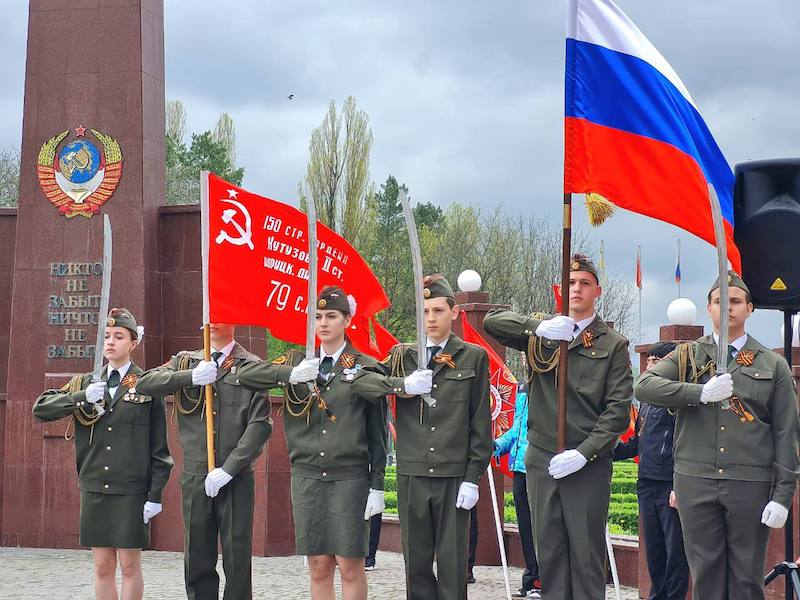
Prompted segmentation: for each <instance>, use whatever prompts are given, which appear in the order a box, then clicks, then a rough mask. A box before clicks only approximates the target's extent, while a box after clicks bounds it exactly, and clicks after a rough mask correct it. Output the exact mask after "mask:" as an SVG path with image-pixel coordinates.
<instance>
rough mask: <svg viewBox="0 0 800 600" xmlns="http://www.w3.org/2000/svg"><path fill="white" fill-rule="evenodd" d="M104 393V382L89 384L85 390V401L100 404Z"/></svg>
mask: <svg viewBox="0 0 800 600" xmlns="http://www.w3.org/2000/svg"><path fill="white" fill-rule="evenodd" d="M105 393H106V382H105V381H98V382H97V383H90V384H89V387H87V388H86V400H88V401H89V402H91V403H92V404H100V403H101V402H102V401H103V396H104V395H105Z"/></svg>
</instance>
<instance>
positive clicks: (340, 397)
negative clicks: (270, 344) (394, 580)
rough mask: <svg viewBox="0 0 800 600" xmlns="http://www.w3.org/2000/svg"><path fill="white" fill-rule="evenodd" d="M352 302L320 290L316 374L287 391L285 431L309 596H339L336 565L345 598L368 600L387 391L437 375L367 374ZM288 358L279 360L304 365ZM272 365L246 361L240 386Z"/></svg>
mask: <svg viewBox="0 0 800 600" xmlns="http://www.w3.org/2000/svg"><path fill="white" fill-rule="evenodd" d="M355 310H356V307H355V301H354V300H353V299H352V297H348V296H347V295H346V294H345V292H344V291H343V290H342V289H341V288H340V287H335V286H330V287H326V288H324V289H323V290H322V291H321V292H320V295H319V300H318V303H317V311H316V318H317V321H316V336H317V337H318V338H319V340H320V342H321V346H320V348H319V358H320V365H319V377H318V378H317V381H316V388H317V391H318V392H319V394H318V395H317V394H311V393H310V391H309V387H308V386H307V385H295V386H288V387H285V397H286V400H285V403H284V413H283V417H284V428H285V431H286V441H287V445H288V447H289V459H290V461H291V469H292V484H291V485H292V510H293V512H294V523H295V541H296V546H297V553H298V554H303V555H306V556H308V566H309V571H310V578H311V598H312V599H313V600H334V599H335V597H336V596H335V593H334V588H333V579H334V573H335V571H336V567H337V566H338V567H339V573H340V574H341V579H342V594H343V597H344V599H345V600H364V599H366V597H367V579H366V575H365V573H364V557H365V556H366V555H367V551H368V543H369V526H368V524H369V519H370V517H371V516H372V515H375V514H378V513H380V512H383V509H384V498H383V478H384V470H385V468H386V402H385V396H386V395H387V394H395V393H409V394H424V393H428V392H430V389H431V376H432V372H431V371H417V372H415V373H413V374H412V375H410V376H409V377H406V378H405V380H404V379H402V378H397V377H385V376H383V375H380V374H378V373H373V372H367V371H366V370H365V368H366V367H369V366H373V365H375V360H374V359H373V358H371V357H370V356H368V355H366V354H362V353H361V352H359V351H358V350H356V349H355V348H354V347H353V345H352V344H351V343H350V340H349V339H348V338H347V336H346V335H345V333H346V331H347V328H348V327H349V326H350V322H351V319H352V316H353V314H354V313H355ZM301 358H302V357H301V355H300V353H299V352H296V351H295V352H290V353H289V354H287V355H285V356H283V357H281V358H279V359H278V360H277V361H275V362H277V363H289V364H295V363H298V362H300V359H301ZM270 368H273V367H271V365H269V364H265V363H261V364H257V363H255V364H247V365H244V366H242V368H241V370H240V372H239V381H240V382H241V383H242V385H245V386H247V387H253V388H255V389H259V388H263V386H264V381H263V380H264V378H265V377H267V378H269V375H268V371H269V369H270Z"/></svg>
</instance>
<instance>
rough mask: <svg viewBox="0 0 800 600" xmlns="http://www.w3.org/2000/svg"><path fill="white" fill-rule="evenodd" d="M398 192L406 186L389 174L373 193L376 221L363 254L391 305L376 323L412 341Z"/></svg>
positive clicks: (408, 257)
mask: <svg viewBox="0 0 800 600" xmlns="http://www.w3.org/2000/svg"><path fill="white" fill-rule="evenodd" d="M400 189H403V191H405V192H406V194H408V188H407V187H406V185H405V184H403V185H399V184H398V182H397V179H395V178H394V176H392V175H389V177H388V179H387V180H386V183H384V184H382V185H381V188H380V191H378V192H377V193H376V194H375V200H374V211H375V220H374V225H373V227H372V228H371V229H370V231H369V233H370V237H369V241H368V242H367V243H366V244H365V248H364V251H363V254H364V257H365V259H366V260H367V262H368V263H369V265H370V267H371V268H372V271H373V273H375V276H376V277H377V278H378V281H380V282H381V285H382V286H383V289H384V290H385V291H386V295H387V296H388V297H389V299H390V301H391V302H392V306H391V307H390V308H388V309H386V310H384V311H382V312H381V313H380V314H379V315H378V320H379V321H380V322H381V324H382V325H383V326H384V327H386V328H387V329H388V330H389V331H391V332H392V333H393V334H394V335H395V337H397V338H398V339H401V340H409V339H413V338H414V324H415V319H414V280H413V275H412V268H411V253H410V250H409V241H408V231H407V229H406V224H405V219H404V217H403V208H402V206H401V205H400V200H399V190H400Z"/></svg>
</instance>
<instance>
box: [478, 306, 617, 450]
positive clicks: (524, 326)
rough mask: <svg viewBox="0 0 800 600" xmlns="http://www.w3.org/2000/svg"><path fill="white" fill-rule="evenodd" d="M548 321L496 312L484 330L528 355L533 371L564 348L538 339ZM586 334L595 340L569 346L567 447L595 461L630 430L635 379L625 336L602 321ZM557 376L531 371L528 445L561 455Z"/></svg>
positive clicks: (581, 338)
mask: <svg viewBox="0 0 800 600" xmlns="http://www.w3.org/2000/svg"><path fill="white" fill-rule="evenodd" d="M536 317H541V318H536ZM547 318H549V317H548V316H547V315H543V314H537V315H535V317H528V316H526V315H521V314H518V313H514V312H512V311H510V310H504V309H495V310H492V311H490V312H489V313H488V314H487V315H486V318H485V319H484V321H483V328H484V329H485V330H486V332H487V333H488V334H489V335H491V336H492V337H494V338H495V339H496V340H497V341H499V342H500V343H501V344H503V345H505V346H509V347H511V348H516V349H517V350H522V351H523V352H525V353H526V356H527V358H528V365H529V367H531V365H533V364H534V362H536V363H538V364H539V366H540V367H541V366H542V365H543V364H547V362H548V361H552V360H554V359H555V353H556V351H557V350H558V348H559V345H560V342H558V341H555V340H549V339H546V338H539V337H538V336H536V335H535V332H536V328H537V327H539V324H540V323H541V322H542V321H543V320H544V319H547ZM584 331H585V332H591V333H590V334H588V335H590V336H591V340H590V341H588V342H585V341H584V340H585V339H586V337H588V335H587V336H578V337H577V338H575V339H574V340H573V341H572V342H570V344H569V358H568V361H567V371H568V374H567V428H566V444H567V448H576V449H577V450H578V451H579V452H580V453H581V454H583V456H584V457H585V458H586V459H587V460H589V461H593V460H597V458H599V457H601V456H603V455H605V454H606V453H608V452H609V451H610V450H611V448H613V447H614V444H615V443H616V441H617V437H618V436H620V435H622V434H623V433H625V431H626V430H627V429H628V425H629V423H630V407H631V400H632V397H633V375H632V373H631V362H630V356H629V355H628V340H626V339H625V337H623V336H622V335H620V334H619V333H617V332H616V331H614V330H613V329H611V328H610V327H608V325H606V323H605V322H604V321H603V320H602V319H600V318H599V317H598V318H595V320H594V321H592V322H591V323H590V324H589V325H588V326H587V327H586V329H585V330H584ZM557 371H558V369H552V370H550V371H547V372H536V371H535V370H532V371H531V381H530V391H529V393H528V398H530V399H531V402H530V408H529V411H528V441H529V442H530V443H531V444H533V445H535V446H538V447H539V448H542V449H544V450H547V451H549V452H557V450H558V443H557V439H556V437H557V436H556V431H557V429H558V427H557V415H558V395H557V393H556V373H557Z"/></svg>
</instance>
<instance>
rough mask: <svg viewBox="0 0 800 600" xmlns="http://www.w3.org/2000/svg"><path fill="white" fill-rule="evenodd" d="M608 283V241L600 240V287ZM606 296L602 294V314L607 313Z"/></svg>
mask: <svg viewBox="0 0 800 600" xmlns="http://www.w3.org/2000/svg"><path fill="white" fill-rule="evenodd" d="M605 285H606V243H605V240H600V288H601V289H602V288H604V287H605ZM605 306H606V302H605V297H604V296H603V295H601V296H600V314H601V315H604V314H605Z"/></svg>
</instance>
